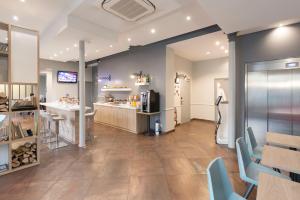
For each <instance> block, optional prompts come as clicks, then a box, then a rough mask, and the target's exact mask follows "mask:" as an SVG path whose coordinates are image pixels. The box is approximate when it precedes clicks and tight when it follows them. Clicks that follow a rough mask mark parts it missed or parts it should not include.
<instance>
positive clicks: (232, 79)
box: [228, 34, 236, 148]
mask: <svg viewBox="0 0 300 200" xmlns="http://www.w3.org/2000/svg"><path fill="white" fill-rule="evenodd" d="M228 103H229V105H228V147H229V148H235V131H236V128H235V127H236V119H235V118H236V52H235V34H234V35H229V98H228Z"/></svg>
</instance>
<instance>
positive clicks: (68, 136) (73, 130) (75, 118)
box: [40, 102, 91, 144]
mask: <svg viewBox="0 0 300 200" xmlns="http://www.w3.org/2000/svg"><path fill="white" fill-rule="evenodd" d="M40 105H42V106H45V107H46V109H47V111H48V112H49V113H51V114H57V115H59V116H61V117H62V118H64V120H62V121H61V122H60V123H59V135H60V137H62V138H64V139H65V140H67V141H68V142H70V143H72V144H78V142H79V110H80V109H79V105H76V104H68V103H61V102H51V103H40ZM90 109H91V108H90V107H86V111H87V110H90ZM51 129H52V130H53V131H54V130H55V127H54V125H53V126H52V127H51Z"/></svg>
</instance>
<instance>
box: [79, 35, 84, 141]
mask: <svg viewBox="0 0 300 200" xmlns="http://www.w3.org/2000/svg"><path fill="white" fill-rule="evenodd" d="M79 100H80V111H79V147H85V42H84V41H83V40H80V41H79Z"/></svg>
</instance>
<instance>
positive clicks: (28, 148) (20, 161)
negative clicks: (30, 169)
mask: <svg viewBox="0 0 300 200" xmlns="http://www.w3.org/2000/svg"><path fill="white" fill-rule="evenodd" d="M36 162H37V145H36V143H29V142H27V143H25V144H24V145H21V146H19V147H18V148H17V149H15V150H13V151H12V168H17V167H20V166H23V165H29V164H33V163H36Z"/></svg>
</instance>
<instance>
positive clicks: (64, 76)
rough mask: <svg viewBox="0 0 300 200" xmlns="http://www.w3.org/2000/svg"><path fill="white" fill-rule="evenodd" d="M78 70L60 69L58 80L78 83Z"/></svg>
mask: <svg viewBox="0 0 300 200" xmlns="http://www.w3.org/2000/svg"><path fill="white" fill-rule="evenodd" d="M77 77H78V73H77V72H69V71H58V72H57V82H58V83H77Z"/></svg>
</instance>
